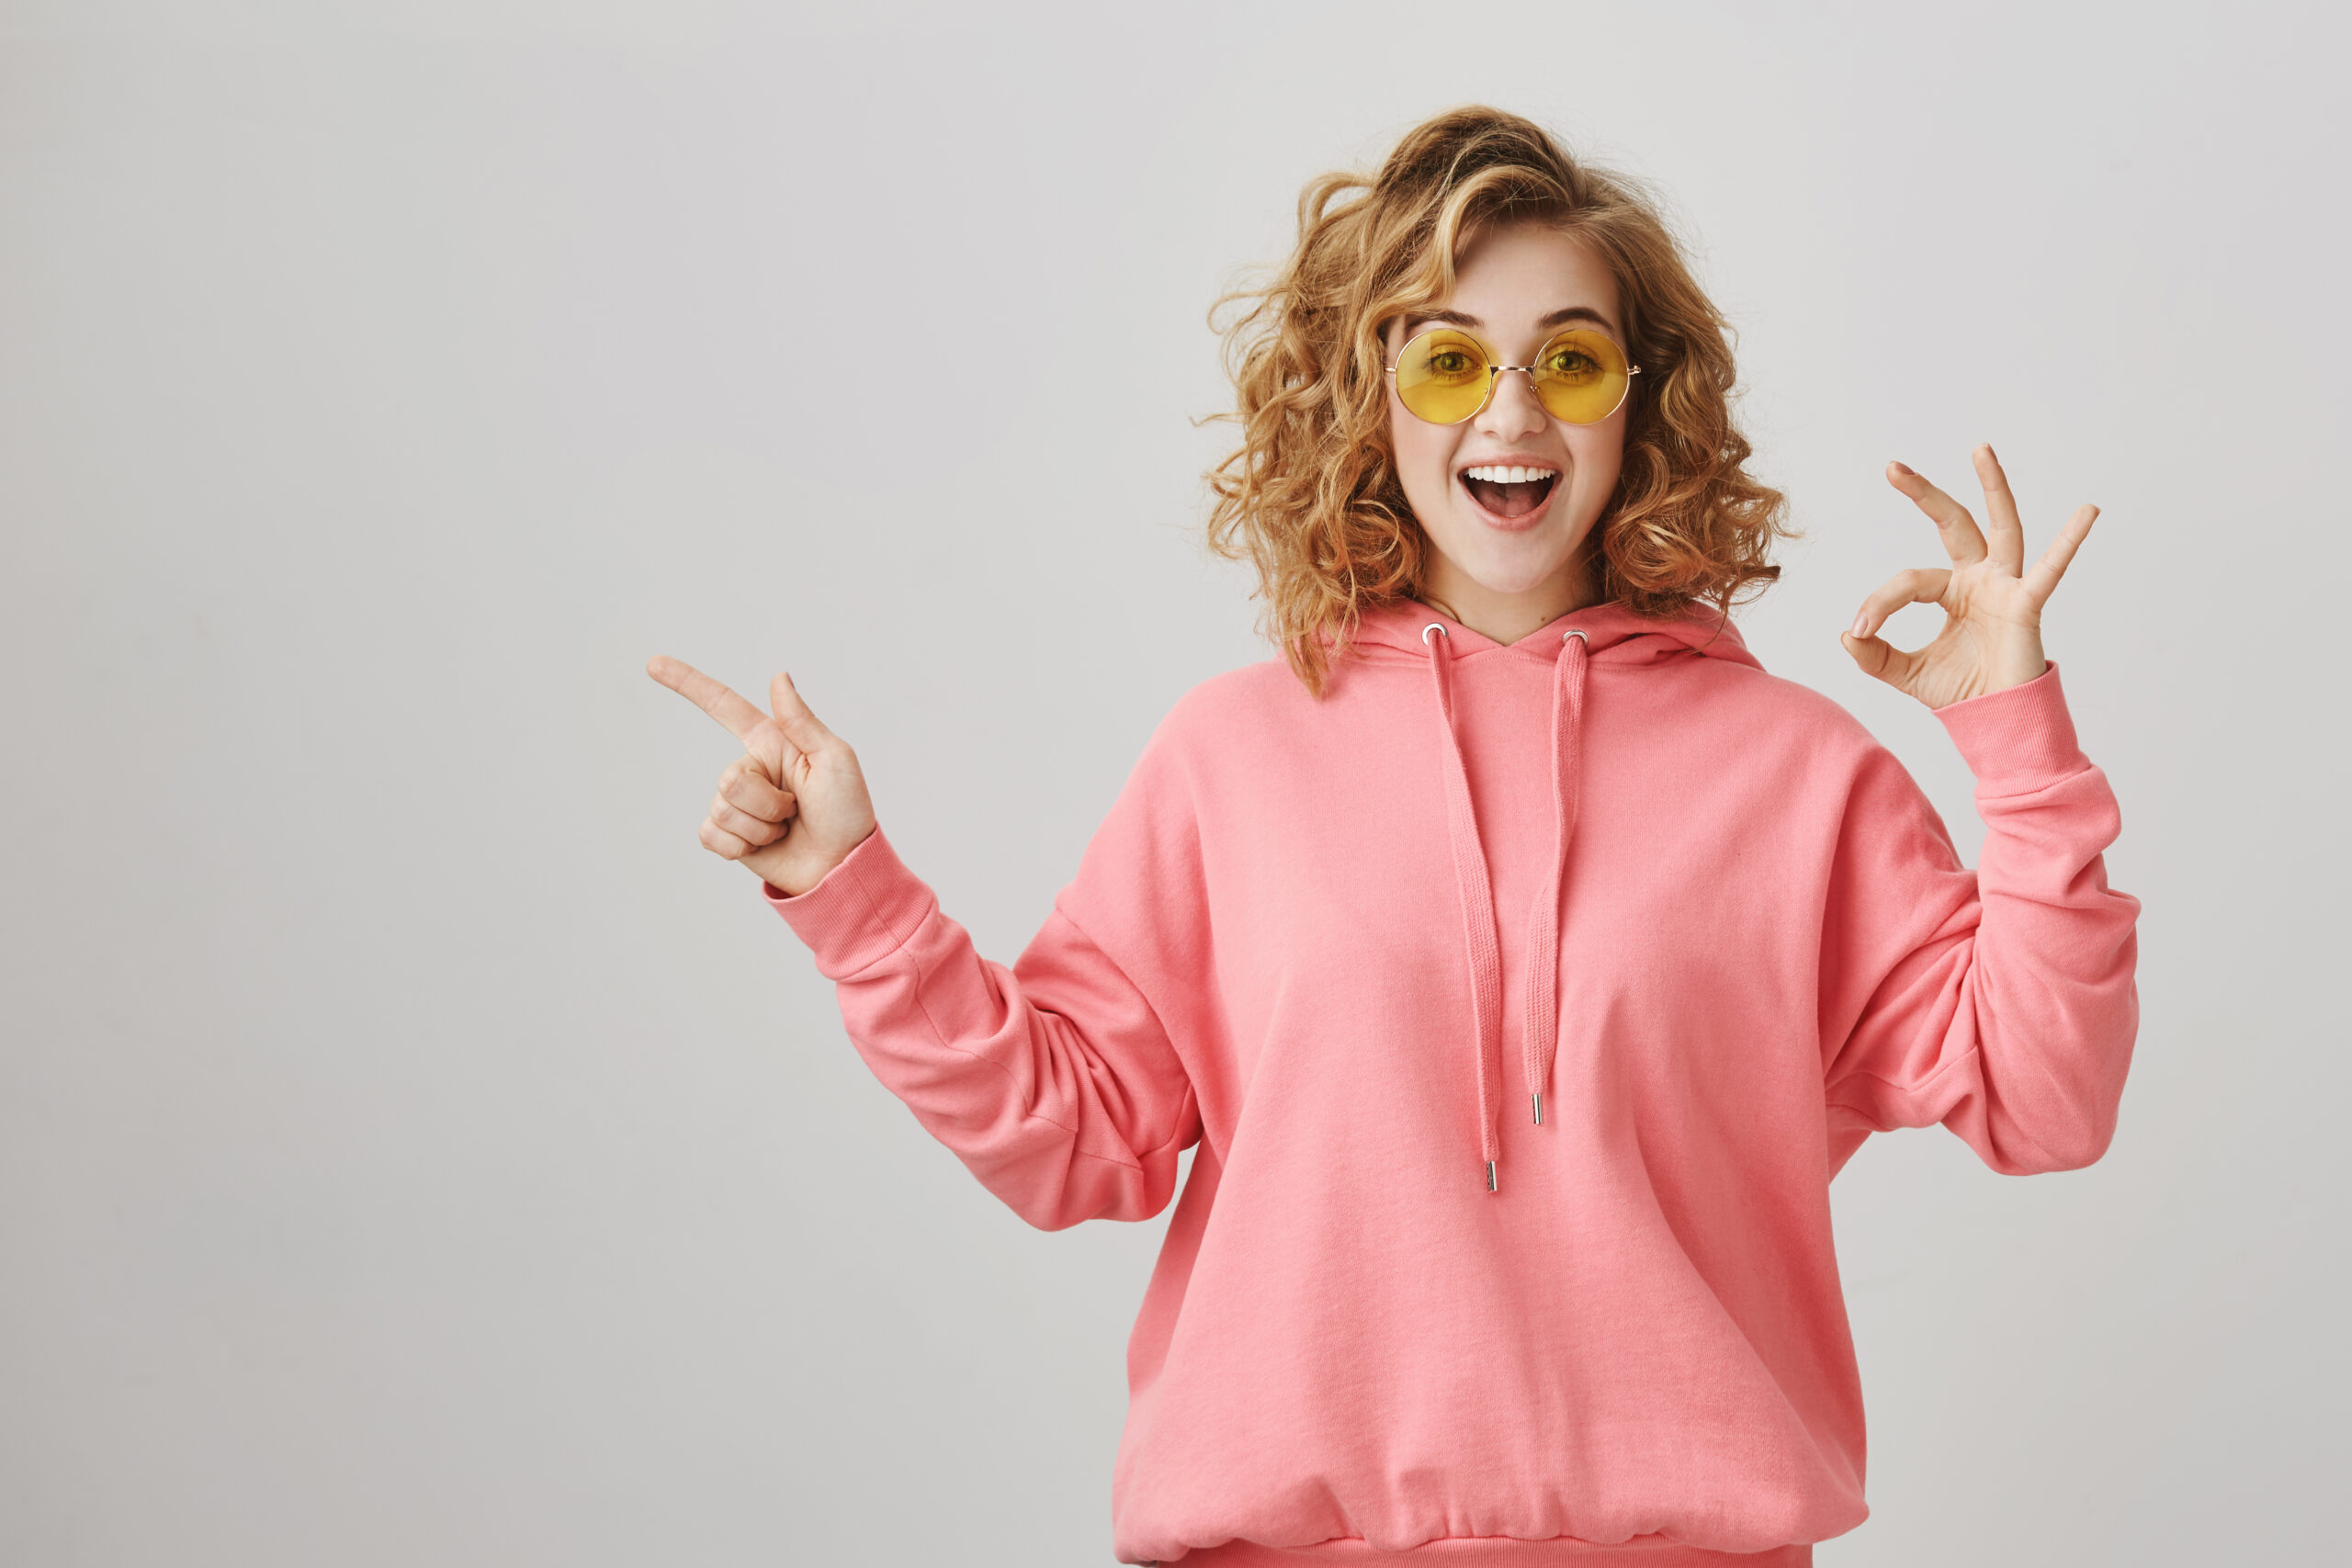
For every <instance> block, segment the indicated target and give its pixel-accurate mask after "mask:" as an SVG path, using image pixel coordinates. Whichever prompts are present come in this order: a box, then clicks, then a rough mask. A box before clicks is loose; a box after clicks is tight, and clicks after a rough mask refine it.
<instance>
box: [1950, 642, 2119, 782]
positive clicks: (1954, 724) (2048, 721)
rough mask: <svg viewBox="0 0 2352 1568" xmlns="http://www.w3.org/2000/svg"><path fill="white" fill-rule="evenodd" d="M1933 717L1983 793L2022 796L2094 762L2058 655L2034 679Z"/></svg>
mask: <svg viewBox="0 0 2352 1568" xmlns="http://www.w3.org/2000/svg"><path fill="white" fill-rule="evenodd" d="M1935 715H1936V716H1937V717H1938V718H1939V719H1941V720H1943V725H1944V728H1945V730H1946V731H1948V732H1949V733H1950V734H1951V739H1952V744H1954V745H1955V746H1958V747H1959V748H1960V754H1961V756H1962V759H1963V760H1964V761H1966V762H1967V763H1968V771H1969V772H1971V773H1974V774H1975V775H1976V793H1977V794H1978V795H2022V794H2025V793H2026V792H2027V791H2029V790H2034V789H2040V788H2041V787H2042V786H2044V785H2046V784H2055V783H2057V782H2058V781H2059V780H2060V779H2063V778H2066V777H2068V776H2070V775H2072V774H2075V773H2081V772H2082V771H2083V770H2084V769H2085V768H2087V767H2089V766H2090V759H2089V758H2087V757H2086V756H2084V755H2083V749H2082V746H2081V744H2080V743H2079V742H2078V741H2077V740H2076V739H2075V720H2074V716H2073V715H2072V714H2071V713H2069V712H2068V711H2067V708H2066V693H2065V690H2064V687H2062V686H2061V685H2059V683H2058V661H2057V660H2054V659H2053V660H2050V667H2049V668H2048V669H2046V670H2044V671H2042V672H2041V674H2039V675H2036V676H2035V677H2034V678H2033V679H2032V680H2030V681H2022V682H2018V684H2016V685H2014V686H2005V687H2003V688H2002V689H2001V690H1999V691H1997V692H1987V693H1985V694H1984V695H1983V696H1981V697H1968V698H1965V699H1963V700H1962V701H1960V702H1956V703H1947V704H1945V705H1943V706H1942V707H1939V708H1937V709H1936V710H1935Z"/></svg>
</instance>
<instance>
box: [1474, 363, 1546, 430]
mask: <svg viewBox="0 0 2352 1568" xmlns="http://www.w3.org/2000/svg"><path fill="white" fill-rule="evenodd" d="M1549 423H1552V415H1551V412H1550V411H1549V410H1547V409H1546V408H1544V405H1543V403H1542V402H1541V401H1539V400H1537V399H1536V396H1535V375H1534V372H1532V371H1531V370H1527V369H1524V368H1521V367H1511V368H1510V369H1505V370H1500V371H1498V372H1497V373H1496V375H1495V390H1494V394H1493V396H1491V397H1489V398H1488V399H1487V406H1486V407H1485V408H1483V409H1480V410H1479V411H1478V422H1477V429H1478V434H1481V435H1489V436H1492V437H1494V438H1495V439H1496V440H1498V441H1515V440H1517V439H1519V438H1520V437H1521V436H1523V435H1532V434H1535V433H1536V432H1537V431H1539V430H1541V429H1543V428H1544V426H1545V425H1547V424H1549Z"/></svg>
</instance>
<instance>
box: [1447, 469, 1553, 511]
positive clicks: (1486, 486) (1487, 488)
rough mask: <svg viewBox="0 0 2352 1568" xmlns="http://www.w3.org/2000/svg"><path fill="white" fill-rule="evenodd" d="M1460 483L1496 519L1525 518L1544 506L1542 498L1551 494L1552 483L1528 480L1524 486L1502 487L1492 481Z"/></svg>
mask: <svg viewBox="0 0 2352 1568" xmlns="http://www.w3.org/2000/svg"><path fill="white" fill-rule="evenodd" d="M1462 482H1463V483H1464V484H1465V485H1468V486H1469V487H1470V493H1471V495H1472V496H1473V497H1475V498H1476V501H1477V502H1478V504H1479V505H1481V506H1483V507H1485V508H1486V509H1487V511H1489V512H1491V513H1494V514H1495V515H1496V516H1498V517H1524V516H1526V515H1527V514H1528V513H1531V512H1532V511H1534V510H1535V509H1536V508H1537V507H1539V506H1541V505H1543V504H1544V496H1546V495H1547V494H1549V493H1551V490H1552V483H1553V481H1552V480H1551V479H1530V480H1528V481H1527V482H1526V483H1524V484H1510V485H1504V484H1497V483H1495V481H1494V480H1492V479H1467V478H1465V479H1464V480H1463V481H1462Z"/></svg>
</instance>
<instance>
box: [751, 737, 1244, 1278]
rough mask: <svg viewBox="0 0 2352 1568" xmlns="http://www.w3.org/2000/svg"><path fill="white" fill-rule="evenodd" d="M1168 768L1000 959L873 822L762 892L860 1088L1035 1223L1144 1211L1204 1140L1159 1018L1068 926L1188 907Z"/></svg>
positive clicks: (1129, 789) (1099, 950) (1156, 765)
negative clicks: (864, 1084)
mask: <svg viewBox="0 0 2352 1568" xmlns="http://www.w3.org/2000/svg"><path fill="white" fill-rule="evenodd" d="M1157 739H1158V738H1157V737H1156V738H1155V742H1157ZM1170 773H1171V770H1170V769H1169V768H1167V767H1166V766H1164V765H1163V759H1162V758H1161V757H1160V755H1159V749H1158V747H1157V745H1156V744H1155V747H1154V748H1152V749H1148V750H1147V753H1146V756H1145V758H1144V760H1143V761H1141V762H1139V763H1138V764H1137V766H1136V772H1135V773H1133V774H1132V775H1131V776H1130V777H1129V779H1128V781H1127V784H1126V787H1125V790H1124V791H1123V792H1122V793H1121V795H1120V796H1119V799H1118V801H1117V803H1116V804H1115V805H1114V807H1113V808H1112V811H1111V814H1110V816H1109V817H1108V818H1106V819H1105V821H1104V822H1103V826H1102V828H1101V829H1099V830H1098V831H1097V833H1096V835H1095V837H1094V840H1092V842H1091V843H1090V845H1089V846H1088V849H1087V852H1086V855H1085V859H1084V861H1083V863H1082V865H1081V869H1080V875H1079V877H1078V879H1077V880H1076V881H1074V882H1073V883H1072V884H1071V885H1070V886H1068V887H1065V888H1064V889H1063V890H1062V892H1061V894H1060V895H1058V896H1057V897H1056V899H1055V903H1054V909H1053V912H1052V914H1051V915H1049V916H1048V917H1047V919H1046V923H1045V925H1044V927H1043V928H1042V929H1041V930H1039V931H1038V932H1037V934H1036V935H1035V937H1034V938H1032V939H1031V941H1030V942H1029V944H1028V946H1027V948H1026V949H1025V950H1024V951H1023V953H1022V954H1021V956H1020V957H1019V958H1018V959H1017V960H1016V961H1015V962H1014V963H1013V964H1012V965H1011V966H1010V967H1007V966H1006V965H1004V964H999V963H996V962H994V961H993V960H990V959H988V958H984V957H982V956H981V955H980V954H979V953H978V951H977V950H976V949H975V948H974V946H973V944H972V939H971V936H970V934H969V933H968V932H967V931H965V929H964V927H963V926H961V925H959V924H958V923H956V921H955V920H953V919H949V918H948V917H947V916H946V915H945V914H944V913H943V912H942V911H941V909H940V908H939V900H938V898H937V897H935V896H934V895H933V891H932V889H931V887H930V886H928V885H926V884H925V883H924V882H923V881H922V879H921V878H920V877H918V876H916V875H915V874H914V873H913V872H911V871H910V870H909V869H908V868H907V866H906V864H905V863H903V862H902V861H900V860H899V856H898V852H897V851H896V850H895V849H894V848H893V847H892V845H891V843H890V840H889V839H888V837H887V836H886V835H885V834H884V833H883V831H882V829H880V828H879V827H876V829H874V831H873V832H872V833H870V834H868V835H867V836H866V837H865V839H864V840H861V841H860V842H859V844H858V845H857V847H856V848H855V849H854V850H852V851H851V852H849V854H848V856H847V857H846V858H845V859H843V860H842V863H840V864H839V865H837V866H835V867H834V868H833V869H832V870H831V871H830V872H828V873H827V874H825V876H824V878H823V880H821V881H820V882H819V883H818V884H817V885H816V886H813V887H810V888H809V889H808V890H807V891H805V892H803V893H800V894H798V895H797V896H786V895H785V894H783V893H780V892H778V891H777V890H776V889H775V888H774V887H772V886H768V885H766V884H764V883H763V884H762V885H761V887H762V896H763V897H764V898H765V899H766V900H767V902H768V904H769V906H770V907H771V908H774V909H775V912H776V913H777V914H779V915H781V916H782V917H784V919H785V922H786V924H787V925H789V926H791V927H792V929H793V931H795V932H797V934H798V935H799V937H800V939H801V940H802V942H806V943H807V944H808V946H809V951H810V953H812V954H813V955H814V956H815V959H816V962H817V968H818V970H819V972H820V973H821V974H823V975H824V976H825V977H826V978H828V979H830V980H831V981H833V982H834V985H835V988H836V995H837V997H838V998H839V1000H840V1003H841V1010H842V1021H843V1022H844V1023H845V1024H846V1025H847V1027H848V1032H849V1037H850V1040H851V1042H852V1043H854V1045H855V1046H856V1047H857V1051H858V1054H859V1055H861V1056H863V1057H864V1058H865V1064H866V1066H868V1067H870V1068H872V1069H873V1072H874V1075H875V1077H877V1078H879V1079H881V1080H882V1083H883V1085H884V1087H885V1088H887V1089H889V1090H890V1092H891V1093H893V1094H895V1095H897V1096H898V1097H899V1099H900V1100H904V1101H905V1102H906V1104H907V1107H908V1109H909V1110H910V1111H913V1112H914V1114H915V1119H916V1120H917V1121H919V1122H922V1125H923V1127H924V1128H925V1129H926V1130H927V1131H928V1132H929V1133H930V1134H932V1135H933V1137H935V1138H937V1139H938V1140H939V1141H940V1142H941V1143H943V1144H944V1145H946V1146H947V1147H948V1148H949V1149H951V1150H952V1151H954V1153H955V1154H956V1157H958V1158H959V1159H961V1160H962V1161H963V1162H964V1164H965V1166H966V1167H967V1168H969V1169H970V1170H971V1172H972V1174H973V1175H975V1176H977V1177H978V1178H979V1179H980V1182H981V1184H982V1185H983V1186H985V1187H987V1188H988V1189H989V1191H991V1192H993V1193H995V1194H996V1195H997V1196H998V1197H999V1198H1001V1199H1002V1200H1003V1201H1004V1202H1005V1203H1006V1205H1007V1206H1009V1207H1010V1208H1011V1209H1012V1211H1013V1212H1014V1213H1017V1214H1019V1215H1020V1216H1021V1217H1022V1218H1023V1219H1024V1220H1026V1221H1028V1222H1029V1223H1030V1224H1033V1225H1035V1226H1036V1227H1037V1228H1038V1229H1040V1230H1049V1231H1050V1230H1062V1229H1065V1228H1067V1227H1069V1226H1070V1225H1074V1224H1078V1223H1079V1222H1080V1221H1081V1220H1088V1219H1096V1218H1102V1219H1114V1220H1145V1219H1149V1218H1151V1217H1152V1216H1153V1215H1155V1214H1157V1213H1159V1211H1160V1210H1161V1209H1162V1208H1164V1207H1166V1205H1167V1203H1168V1201H1169V1199H1170V1196H1171V1195H1172V1194H1173V1192H1174V1190H1175V1186H1176V1177H1177V1156H1179V1155H1181V1154H1182V1152H1183V1150H1184V1149H1186V1148H1188V1147H1190V1146H1191V1145H1193V1143H1195V1142H1196V1141H1198V1139H1199V1137H1200V1133H1201V1120H1200V1113H1199V1109H1198V1104H1197V1100H1196V1096H1195V1094H1194V1091H1193V1084H1192V1081H1191V1079H1190V1077H1188V1075H1187V1073H1186V1071H1185V1067H1184V1064H1183V1061H1182V1058H1181V1057H1180V1056H1179V1055H1178V1052H1177V1049H1176V1045H1175V1043H1174V1042H1173V1041H1172V1040H1171V1039H1170V1035H1169V1032H1168V1031H1167V1029H1166V1028H1165V1027H1164V1026H1163V1024H1162V1021H1161V1019H1160V1016H1159V1013H1158V1011H1156V1010H1155V1009H1154V1007H1153V1005H1152V1002H1151V1001H1150V999H1149V998H1147V997H1146V996H1145V994H1144V993H1143V991H1142V990H1141V989H1140V988H1139V987H1137V985H1136V982H1135V981H1134V980H1133V979H1132V978H1130V976H1129V975H1128V974H1127V973H1126V971H1125V970H1124V969H1123V968H1122V967H1121V965H1120V964H1118V962H1116V961H1115V960H1114V958H1113V957H1112V956H1111V955H1110V953H1107V952H1105V951H1104V949H1103V946H1102V945H1101V944H1100V943H1098V942H1096V940H1095V939H1094V937H1093V936H1092V935H1091V934H1090V933H1089V932H1088V931H1087V930H1086V929H1085V928H1084V927H1082V926H1081V925H1080V924H1079V922H1078V920H1077V919H1075V918H1074V917H1073V910H1074V909H1075V908H1077V907H1079V904H1080V896H1081V895H1083V896H1088V897H1093V898H1095V899H1097V900H1101V899H1111V900H1115V903H1116V905H1117V906H1118V907H1119V908H1132V909H1133V911H1134V912H1135V916H1136V919H1137V921H1138V922H1140V923H1144V924H1148V921H1149V912H1150V911H1151V910H1153V908H1155V900H1160V899H1168V900H1173V899H1175V898H1178V897H1183V896H1184V889H1183V886H1182V883H1183V874H1184V872H1185V870H1186V869H1187V867H1188V865H1189V863H1190V861H1189V859H1188V856H1187V855H1186V852H1185V848H1184V846H1185V845H1186V844H1188V843H1189V842H1190V841H1191V839H1192V835H1191V834H1190V833H1189V832H1188V831H1186V827H1187V820H1186V819H1187V817H1188V814H1187V813H1185V812H1184V811H1183V810H1182V801H1181V800H1180V799H1178V798H1176V796H1177V795H1178V793H1179V792H1178V790H1176V789H1173V788H1171V787H1170V784H1171V782H1172V781H1171V778H1170Z"/></svg>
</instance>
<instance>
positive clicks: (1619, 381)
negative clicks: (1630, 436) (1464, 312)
mask: <svg viewBox="0 0 2352 1568" xmlns="http://www.w3.org/2000/svg"><path fill="white" fill-rule="evenodd" d="M1499 357H1500V356H1499V355H1496V354H1493V353H1491V352H1490V351H1489V350H1488V349H1487V345H1486V344H1483V343H1480V342H1479V341H1478V340H1477V339H1476V338H1475V337H1472V336H1471V335H1470V334H1469V333H1465V332H1464V331H1463V330H1462V329H1461V328H1459V327H1431V328H1430V330H1429V331H1427V332H1425V333H1421V334H1420V335H1419V336H1418V337H1415V338H1414V339H1413V340H1412V341H1411V342H1409V343H1408V344H1406V345H1405V347H1404V350H1403V351H1402V352H1401V353H1399V354H1398V355H1397V363H1396V364H1394V365H1391V366H1389V367H1387V369H1388V374H1389V375H1391V376H1393V377H1395V378H1397V401H1398V402H1401V403H1403V404H1404V405H1405V409H1406V412H1408V413H1410V414H1411V415H1412V416H1413V417H1414V418H1416V419H1419V420H1425V421H1427V422H1428V423H1430V424H1460V423H1462V422H1463V421H1464V420H1465V419H1469V418H1471V417H1472V416H1474V415H1476V413H1477V412H1478V411H1479V410H1481V409H1483V408H1485V407H1486V406H1487V403H1488V402H1490V401H1492V400H1493V399H1494V395H1495V385H1496V383H1497V382H1498V381H1500V380H1501V379H1502V375H1503V372H1504V371H1506V370H1524V371H1526V372H1527V378H1528V380H1529V381H1531V382H1532V383H1533V385H1534V388H1535V399H1536V401H1538V402H1540V403H1542V404H1543V405H1544V410H1545V412H1548V413H1550V414H1551V415H1552V417H1553V418H1555V419H1561V420H1566V422H1567V423H1570V424H1599V423H1600V422H1601V421H1602V420H1604V419H1607V418H1608V417H1609V416H1610V415H1611V414H1612V413H1615V412H1617V411H1618V409H1620V408H1621V407H1623V405H1624V401H1625V393H1626V391H1627V389H1629V388H1631V387H1632V386H1633V378H1634V377H1636V376H1638V375H1640V374H1641V373H1642V367H1640V366H1638V365H1628V364H1626V363H1625V351H1624V350H1623V349H1622V348H1620V347H1618V346H1617V344H1615V343H1614V342H1612V341H1611V339H1610V338H1609V337H1607V336H1606V335H1604V334H1603V333H1597V332H1593V331H1591V330H1590V329H1589V328H1584V327H1571V328H1570V329H1569V330H1567V331H1566V332H1564V333H1559V334H1557V335H1556V336H1555V337H1554V338H1552V339H1551V341H1549V342H1548V343H1546V344H1544V346H1543V348H1542V349H1540V350H1538V351H1537V353H1536V355H1535V362H1534V363H1533V364H1532V365H1503V364H1500V363H1498V360H1499Z"/></svg>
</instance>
